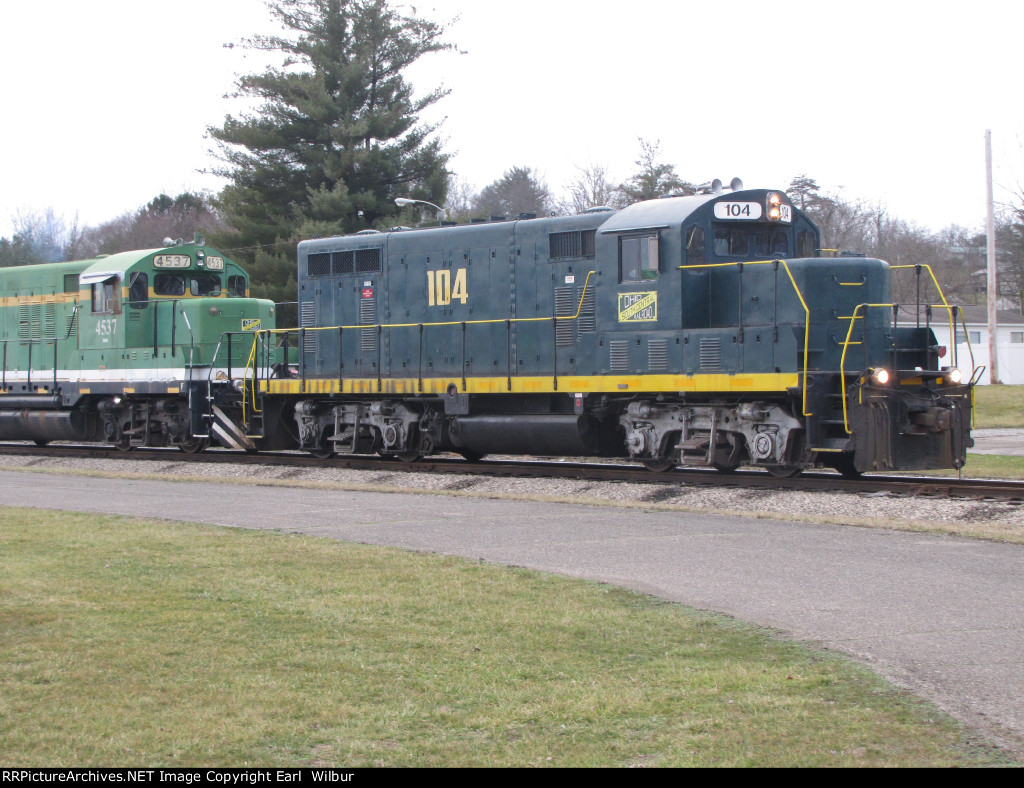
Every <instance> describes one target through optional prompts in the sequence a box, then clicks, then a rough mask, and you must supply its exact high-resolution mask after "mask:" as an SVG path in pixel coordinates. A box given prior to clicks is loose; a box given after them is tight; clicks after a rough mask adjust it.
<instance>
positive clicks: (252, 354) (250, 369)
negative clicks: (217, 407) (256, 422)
mask: <svg viewBox="0 0 1024 788" xmlns="http://www.w3.org/2000/svg"><path fill="white" fill-rule="evenodd" d="M259 339H260V335H259V332H256V333H255V334H253V337H252V349H251V350H250V351H249V358H248V359H247V360H246V362H245V373H244V374H245V377H244V378H242V423H243V424H248V423H249V419H248V408H247V407H246V404H245V399H246V391H247V387H248V388H251V389H252V412H253V413H254V414H255V413H262V412H263V411H261V410H260V409H259V408H258V407H256V347H257V345H258V344H259ZM250 373H251V374H250Z"/></svg>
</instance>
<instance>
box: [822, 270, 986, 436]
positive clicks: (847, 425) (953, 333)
mask: <svg viewBox="0 0 1024 788" xmlns="http://www.w3.org/2000/svg"><path fill="white" fill-rule="evenodd" d="M899 267H900V268H914V267H915V266H899ZM921 267H922V268H928V269H929V270H931V269H930V267H929V266H921ZM933 276H934V275H933ZM935 286H936V288H938V291H939V297H940V298H942V300H943V303H941V304H926V305H925V306H926V307H927V308H929V309H946V310H948V311H949V325H950V333H949V335H950V341H951V342H952V343H953V346H954V353H955V352H956V350H955V347H956V329H955V325H954V323H953V310H954V309H956V308H957V307H956V306H951V305H950V304H949V303H946V302H945V301H946V297H945V296H944V295H943V294H942V288H940V287H939V283H938V282H935ZM898 306H899V304H858V305H857V306H856V308H855V309H854V310H853V314H852V315H851V316H850V317H849V321H850V327H849V328H848V329H847V330H846V339H845V341H844V342H843V354H842V356H840V358H839V377H840V386H841V387H842V392H843V427H844V428H845V430H846V434H847V435H852V434H853V432H852V431H851V430H850V421H849V415H848V409H847V404H846V351H847V349H848V348H849V347H850V346H851V345H859V344H861V343H860V342H852V341H851V337H852V336H853V326H854V324H855V323H856V321H857V320H860V319H861V316H859V315H858V313H859V312H860V311H861V309H863V310H864V313H865V314H864V317H866V315H867V310H868V309H893V308H895V307H898ZM841 319H846V318H841ZM960 321H961V323H963V326H964V335H965V336H966V335H967V323H966V321H965V320H964V316H963V310H961V311H960ZM894 339H895V337H894ZM967 350H968V352H969V353H970V354H971V371H972V376H973V371H974V369H975V367H974V350H973V349H972V348H971V341H970V337H968V338H967ZM972 396H973V392H972Z"/></svg>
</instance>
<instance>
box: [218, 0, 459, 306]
mask: <svg viewBox="0 0 1024 788" xmlns="http://www.w3.org/2000/svg"><path fill="white" fill-rule="evenodd" d="M268 6H269V8H270V10H271V13H272V14H273V15H274V16H275V17H276V18H277V19H278V20H279V21H280V22H281V24H282V28H283V30H285V31H286V32H287V33H288V34H286V35H283V36H257V37H254V38H252V39H249V40H247V42H246V44H247V45H248V46H250V47H253V48H256V49H260V50H264V51H270V52H277V53H281V54H283V55H284V62H283V64H282V65H281V66H280V67H275V68H269V69H268V70H267V71H265V72H263V73H260V74H251V75H248V76H244V77H242V78H241V79H240V80H239V82H238V91H237V94H236V95H237V96H247V97H253V98H257V99H260V100H262V101H263V104H262V106H261V107H260V108H259V109H258V111H257V113H256V114H252V115H246V116H243V117H241V118H235V117H231V116H229V117H228V118H227V119H226V120H225V122H224V124H223V126H220V127H215V128H210V129H209V133H210V135H211V136H212V137H213V138H214V139H215V140H217V142H218V144H219V157H220V159H221V161H222V162H223V163H224V164H223V166H222V167H221V168H219V169H218V170H217V173H218V174H220V175H223V176H225V177H227V178H229V179H230V181H231V182H230V183H229V185H228V186H226V187H225V188H224V190H223V191H222V192H221V194H220V196H219V200H218V203H219V208H220V210H221V213H222V215H223V217H224V219H225V221H226V222H227V223H228V225H229V226H231V227H232V228H234V230H235V234H234V235H233V236H232V237H230V238H224V239H218V242H219V243H221V244H222V245H224V246H231V247H240V248H242V249H246V248H249V249H252V248H255V247H262V249H261V253H260V254H258V255H252V256H251V257H250V256H247V255H246V254H244V253H237V252H236V253H235V254H234V256H235V257H236V258H239V259H243V260H246V261H247V262H250V263H251V264H252V265H253V267H254V270H253V278H254V282H255V285H256V290H257V292H258V293H259V294H261V295H263V296H265V297H270V298H274V299H275V300H285V301H294V299H295V290H294V281H295V280H294V272H293V271H292V270H291V269H293V268H294V265H295V260H294V251H295V248H294V245H293V244H294V243H295V242H297V241H298V240H300V239H302V238H310V237H316V236H325V235H336V234H341V233H350V232H356V231H359V230H362V229H367V228H376V227H383V226H388V225H391V224H398V222H397V221H395V217H397V215H398V214H399V212H400V211H399V208H398V207H397V206H396V205H395V202H394V200H395V198H396V197H411V198H414V199H422V200H428V201H430V202H434V203H439V204H440V203H443V202H444V199H445V190H446V188H447V178H448V173H447V171H446V164H447V161H448V159H449V156H448V155H447V154H445V153H444V152H442V150H441V141H440V140H438V139H436V138H433V137H432V135H433V132H435V131H436V129H437V126H436V125H430V124H420V123H419V114H420V113H421V112H422V111H423V110H425V109H426V108H427V107H429V106H431V105H433V104H434V103H435V102H437V101H438V100H439V99H440V98H442V97H443V96H444V95H446V92H447V91H444V90H440V89H438V90H434V91H432V92H430V93H428V94H426V95H425V96H423V97H421V98H414V97H413V88H412V86H411V85H410V84H409V83H408V82H407V81H406V80H405V77H404V72H405V70H406V69H407V68H408V67H409V66H410V65H412V64H413V63H414V62H416V61H417V60H418V59H419V58H420V57H422V56H423V55H425V54H429V53H432V52H439V51H443V50H447V49H451V46H450V45H449V44H446V43H444V42H443V41H442V40H441V37H442V35H443V34H444V28H443V26H441V25H439V24H437V23H434V22H430V21H427V20H424V19H419V18H416V17H414V16H405V15H403V14H402V13H401V12H399V11H398V10H395V9H394V8H392V7H391V6H390V5H389V3H388V0H277V2H272V3H269V4H268ZM413 13H415V11H413Z"/></svg>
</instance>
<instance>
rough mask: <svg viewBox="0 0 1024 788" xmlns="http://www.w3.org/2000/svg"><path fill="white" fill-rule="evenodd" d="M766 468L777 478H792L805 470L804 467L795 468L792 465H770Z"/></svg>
mask: <svg viewBox="0 0 1024 788" xmlns="http://www.w3.org/2000/svg"><path fill="white" fill-rule="evenodd" d="M765 470H766V471H768V473H770V474H771V475H772V476H774V477H775V478H776V479H792V478H794V477H796V476H799V475H800V474H801V473H803V472H804V469H803V468H794V467H793V466H790V465H774V466H772V465H768V466H766V467H765Z"/></svg>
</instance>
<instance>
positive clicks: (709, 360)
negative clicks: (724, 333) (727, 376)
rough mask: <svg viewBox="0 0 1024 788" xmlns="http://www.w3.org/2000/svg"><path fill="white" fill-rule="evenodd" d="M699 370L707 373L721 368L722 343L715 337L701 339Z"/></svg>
mask: <svg viewBox="0 0 1024 788" xmlns="http://www.w3.org/2000/svg"><path fill="white" fill-rule="evenodd" d="M700 368H701V369H704V370H709V371H711V370H720V369H721V368H722V342H721V340H720V339H718V338H717V337H707V338H704V339H701V341H700Z"/></svg>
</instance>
